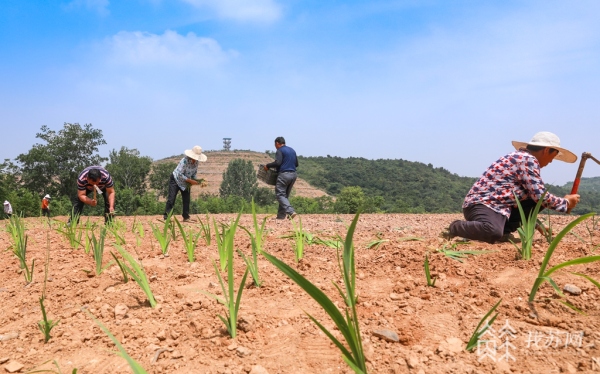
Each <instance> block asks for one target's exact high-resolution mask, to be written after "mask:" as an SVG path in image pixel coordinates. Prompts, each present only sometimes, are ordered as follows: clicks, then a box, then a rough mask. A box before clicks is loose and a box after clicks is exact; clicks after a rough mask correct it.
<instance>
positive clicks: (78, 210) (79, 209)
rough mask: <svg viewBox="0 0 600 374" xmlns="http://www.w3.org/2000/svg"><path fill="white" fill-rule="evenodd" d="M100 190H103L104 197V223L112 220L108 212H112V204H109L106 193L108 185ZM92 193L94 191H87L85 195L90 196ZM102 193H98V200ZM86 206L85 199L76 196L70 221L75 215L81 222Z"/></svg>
mask: <svg viewBox="0 0 600 374" xmlns="http://www.w3.org/2000/svg"><path fill="white" fill-rule="evenodd" d="M100 191H102V198H103V199H104V223H107V222H110V221H111V215H110V214H108V213H109V212H110V205H109V204H108V196H107V194H106V187H104V188H101V189H100ZM91 193H92V191H91V190H90V191H88V190H86V191H85V195H86V196H87V197H90V194H91ZM98 195H100V194H98V193H97V194H96V201H97V200H98V199H99V196H98ZM84 206H85V204H84V203H83V201H81V200H79V197H78V196H75V199H74V200H73V211H72V212H71V218H70V219H69V222H71V219H72V218H73V215H76V216H77V223H79V216H81V214H82V213H83V207H84Z"/></svg>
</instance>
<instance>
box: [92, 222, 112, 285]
mask: <svg viewBox="0 0 600 374" xmlns="http://www.w3.org/2000/svg"><path fill="white" fill-rule="evenodd" d="M106 230H107V229H106V226H105V227H102V228H101V229H100V237H99V238H98V239H96V235H95V234H94V233H93V232H92V236H91V238H90V242H91V244H92V255H93V256H94V262H95V263H96V275H100V274H102V272H103V271H104V270H105V269H106V268H108V267H109V266H110V265H111V263H109V264H107V265H106V266H105V267H102V259H103V257H104V240H105V238H106Z"/></svg>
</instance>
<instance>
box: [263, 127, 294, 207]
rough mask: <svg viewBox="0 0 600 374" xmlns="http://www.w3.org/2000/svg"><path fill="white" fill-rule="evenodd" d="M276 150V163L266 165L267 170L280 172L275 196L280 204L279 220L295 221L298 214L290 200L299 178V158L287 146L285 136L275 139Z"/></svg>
mask: <svg viewBox="0 0 600 374" xmlns="http://www.w3.org/2000/svg"><path fill="white" fill-rule="evenodd" d="M275 148H276V149H277V152H276V153H275V161H273V162H271V163H268V164H266V165H265V170H269V168H271V167H274V168H275V169H277V171H278V172H279V174H278V175H277V182H276V183H275V196H277V201H278V202H279V209H278V211H277V219H286V218H289V219H293V218H294V217H296V212H295V211H294V208H293V207H292V206H291V205H290V200H289V198H290V193H291V192H292V187H294V183H296V179H297V178H298V176H297V175H296V168H297V167H298V157H296V151H294V149H292V148H291V147H288V146H287V145H285V139H284V138H283V136H279V137H277V138H276V139H275Z"/></svg>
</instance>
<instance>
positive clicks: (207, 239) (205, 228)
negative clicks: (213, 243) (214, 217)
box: [198, 214, 211, 245]
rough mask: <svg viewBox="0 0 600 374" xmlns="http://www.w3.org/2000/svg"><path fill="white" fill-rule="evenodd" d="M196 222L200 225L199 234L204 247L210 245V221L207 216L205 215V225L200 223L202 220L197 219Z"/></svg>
mask: <svg viewBox="0 0 600 374" xmlns="http://www.w3.org/2000/svg"><path fill="white" fill-rule="evenodd" d="M198 222H199V224H200V232H202V237H203V238H204V242H205V243H206V245H210V237H211V233H210V219H209V217H208V214H207V215H206V223H204V222H202V219H200V218H198Z"/></svg>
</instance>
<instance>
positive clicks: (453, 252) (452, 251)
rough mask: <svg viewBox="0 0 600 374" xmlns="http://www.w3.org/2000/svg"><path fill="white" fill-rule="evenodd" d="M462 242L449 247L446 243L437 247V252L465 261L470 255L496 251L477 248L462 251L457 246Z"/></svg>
mask: <svg viewBox="0 0 600 374" xmlns="http://www.w3.org/2000/svg"><path fill="white" fill-rule="evenodd" d="M459 243H460V242H458V243H453V244H452V245H450V246H449V247H448V245H447V244H444V245H443V246H442V248H439V249H437V252H440V253H442V254H443V255H444V256H446V257H448V258H451V259H453V260H456V261H458V262H461V263H462V262H463V260H464V259H465V258H467V257H469V256H477V255H483V254H488V253H493V252H496V251H477V250H465V251H460V250H457V249H456V248H457V246H458V244H459Z"/></svg>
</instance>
